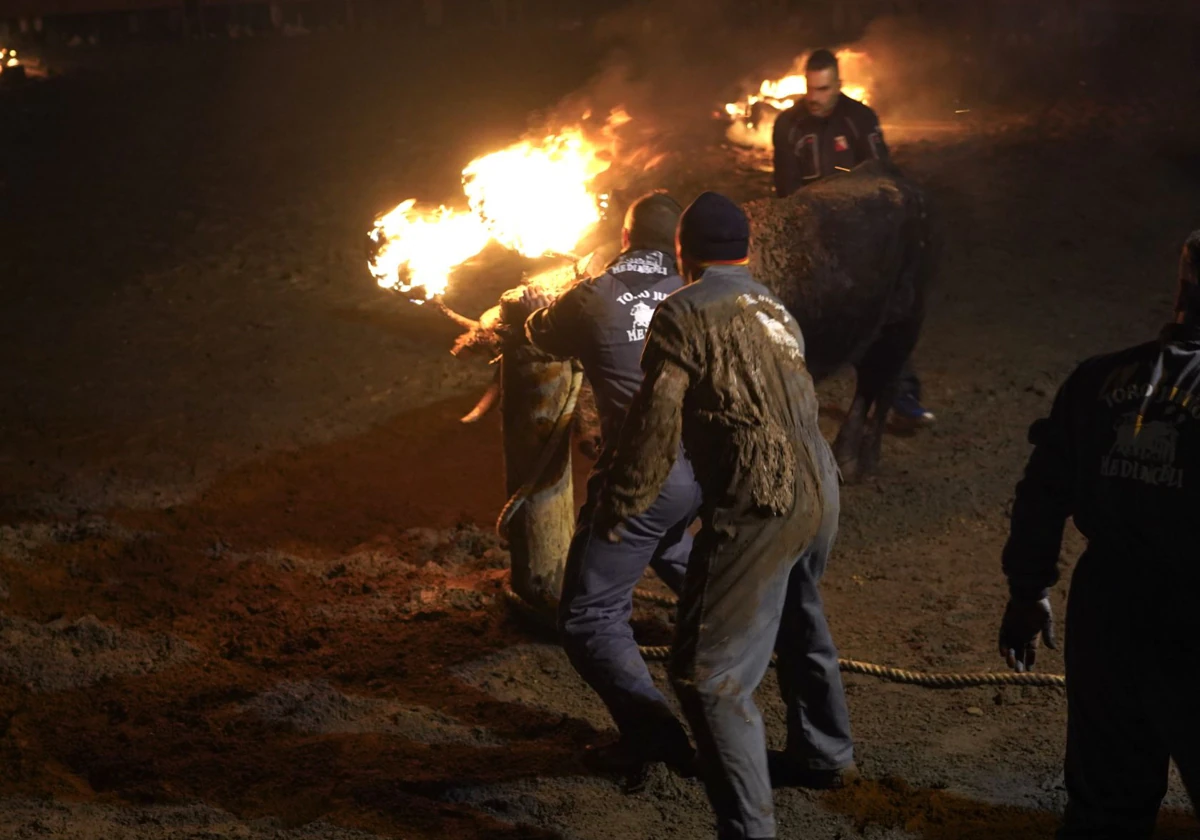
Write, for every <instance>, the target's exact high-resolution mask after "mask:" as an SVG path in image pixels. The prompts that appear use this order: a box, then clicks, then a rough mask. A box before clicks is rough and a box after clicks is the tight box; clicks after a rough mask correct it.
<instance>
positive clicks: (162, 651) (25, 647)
mask: <svg viewBox="0 0 1200 840" xmlns="http://www.w3.org/2000/svg"><path fill="white" fill-rule="evenodd" d="M196 653H197V651H196V649H195V648H194V647H192V646H191V645H190V644H188V643H187V642H185V641H183V640H182V639H179V638H176V637H174V636H170V635H167V634H156V635H153V636H144V635H142V634H140V633H134V632H132V631H129V630H122V629H121V628H119V627H112V626H110V625H107V624H105V623H104V622H102V621H100V620H98V619H97V618H96V617H95V616H90V615H85V616H84V617H83V618H79V619H76V620H75V621H71V622H68V621H66V620H65V619H59V620H57V621H51V622H49V623H48V624H37V623H35V622H32V621H28V620H26V619H23V618H17V617H15V616H9V615H0V674H3V675H4V677H5V678H7V679H8V680H10V681H12V682H15V683H18V684H20V685H24V686H25V687H26V688H28V689H29V690H30V691H33V692H37V693H42V692H49V691H65V690H67V689H72V688H82V687H84V686H88V685H93V684H95V683H97V682H100V681H101V680H104V679H107V678H109V677H115V676H120V675H123V674H149V673H153V672H155V671H160V670H162V669H163V668H166V667H168V666H171V665H174V664H176V663H179V662H182V661H184V660H186V659H189V658H191V657H192V656H194V655H195V654H196Z"/></svg>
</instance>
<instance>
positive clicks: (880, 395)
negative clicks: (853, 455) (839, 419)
mask: <svg viewBox="0 0 1200 840" xmlns="http://www.w3.org/2000/svg"><path fill="white" fill-rule="evenodd" d="M899 391H900V378H899V376H898V375H897V376H893V377H892V381H891V382H889V383H887V384H886V385H884V386H883V387H882V388H881V389H880V390H879V391H878V392H877V393H876V396H875V412H874V413H873V414H872V415H871V420H870V422H868V423H866V424H865V426H866V431H865V432H864V433H863V436H862V441H861V442H860V445H859V452H858V469H859V474H860V475H870V474H872V473H874V472H876V471H877V470H878V469H879V458H880V454H881V452H882V449H883V432H884V429H886V428H887V419H888V415H889V414H890V413H891V410H892V403H893V402H895V400H896V395H897V394H898V393H899Z"/></svg>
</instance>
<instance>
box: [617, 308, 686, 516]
mask: <svg viewBox="0 0 1200 840" xmlns="http://www.w3.org/2000/svg"><path fill="white" fill-rule="evenodd" d="M664 308H667V309H668V311H667V312H665V313H664V311H663V310H664ZM671 309H672V307H668V306H667V304H666V303H664V304H662V305H661V306H659V308H658V311H657V312H656V313H655V317H654V320H653V321H652V322H651V326H650V334H649V335H648V336H647V339H646V349H645V352H644V353H643V354H642V369H643V371H645V374H646V376H645V379H643V380H642V386H641V388H640V389H639V390H638V393H637V395H636V396H635V397H634V399H633V403H632V404H631V405H630V407H629V413H628V415H626V418H625V425H624V426H623V427H622V429H621V437H620V439H619V441H618V442H617V447H616V451H615V453H614V455H613V462H612V464H611V466H610V468H609V472H608V481H607V483H606V484H605V487H604V490H603V492H602V494H601V498H600V503H599V505H598V508H597V514H596V516H597V522H598V523H601V524H602V526H603V527H606V528H608V527H612V526H615V525H616V524H617V523H619V522H622V521H624V520H625V519H628V518H630V517H632V516H636V515H638V514H639V513H642V512H643V511H645V510H646V509H647V508H649V507H650V505H652V504H653V503H654V500H655V499H657V498H658V494H659V493H660V492H661V491H662V487H663V484H665V483H666V480H667V476H668V475H669V474H670V472H671V468H672V467H673V466H674V465H675V459H676V457H677V456H678V454H679V443H680V439H681V437H682V435H683V401H684V397H685V396H686V395H687V392H688V389H689V388H690V387H691V385H692V382H693V372H694V371H695V370H696V366H695V364H694V359H693V358H692V357H693V354H694V352H695V350H694V347H692V346H691V342H689V341H687V340H686V339H687V333H686V332H685V331H684V329H683V325H682V324H681V323H680V322H679V320H678V319H677V318H675V317H674V313H673V312H671V311H670V310H671Z"/></svg>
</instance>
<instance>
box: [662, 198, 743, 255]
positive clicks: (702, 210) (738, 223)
mask: <svg viewBox="0 0 1200 840" xmlns="http://www.w3.org/2000/svg"><path fill="white" fill-rule="evenodd" d="M679 245H680V249H681V251H682V252H683V256H684V257H685V258H687V259H689V260H693V261H695V262H725V263H736V262H742V261H743V260H745V259H746V257H747V255H748V254H749V252H750V222H749V221H747V219H746V214H745V213H743V212H742V208H741V207H738V206H737V205H736V204H734V203H733V202H732V201H730V200H729V199H728V198H726V197H725V196H723V195H721V194H719V193H715V192H706V193H702V194H701V195H700V197H699V198H697V199H696V200H695V201H693V202H692V203H691V204H690V205H688V208H687V209H686V210H684V211H683V215H682V216H680V217H679Z"/></svg>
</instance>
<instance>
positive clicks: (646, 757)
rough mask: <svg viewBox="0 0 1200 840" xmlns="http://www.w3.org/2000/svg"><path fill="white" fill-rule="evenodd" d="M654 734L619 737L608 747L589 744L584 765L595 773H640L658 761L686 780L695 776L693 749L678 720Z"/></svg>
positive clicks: (584, 753) (585, 749) (585, 751)
mask: <svg viewBox="0 0 1200 840" xmlns="http://www.w3.org/2000/svg"><path fill="white" fill-rule="evenodd" d="M671 723H672V724H673V725H668V726H666V727H664V728H663V729H662V730H659V731H657V732H655V734H654V735H647V734H644V733H639V734H638V735H622V736H621V737H619V738H618V739H617V740H616V741H612V742H610V743H607V744H589V745H588V746H587V747H585V748H584V751H583V759H582V760H583V765H584V766H585V767H587V768H588V769H589V770H591V771H592V772H594V773H615V774H624V775H635V774H643V775H644V771H645V768H646V766H647V765H649V764H653V763H655V762H661V763H662V764H665V765H667V767H669V768H671V769H672V770H674V771H675V772H676V773H678V774H679V775H681V776H683V777H685V778H692V777H693V776H695V774H696V750H695V749H694V748H693V747H692V742H691V741H690V740H688V736H687V732H685V731H684V729H683V727H682V726H681V725H680V724H679V723H678V721H672V722H671Z"/></svg>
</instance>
